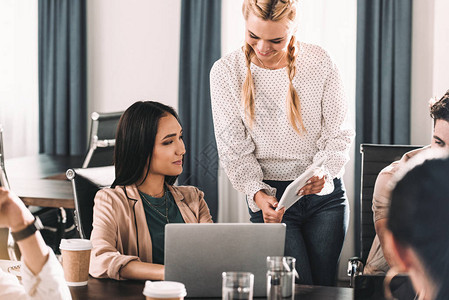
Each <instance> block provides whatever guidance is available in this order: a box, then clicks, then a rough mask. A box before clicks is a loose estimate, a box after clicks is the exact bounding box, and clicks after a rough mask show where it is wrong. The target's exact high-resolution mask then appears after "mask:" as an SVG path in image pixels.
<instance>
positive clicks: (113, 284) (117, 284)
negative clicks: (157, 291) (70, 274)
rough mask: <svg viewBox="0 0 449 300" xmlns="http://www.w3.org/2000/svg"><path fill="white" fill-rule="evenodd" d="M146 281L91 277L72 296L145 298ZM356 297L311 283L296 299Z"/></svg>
mask: <svg viewBox="0 0 449 300" xmlns="http://www.w3.org/2000/svg"><path fill="white" fill-rule="evenodd" d="M144 285H145V283H144V282H143V281H134V280H129V281H116V280H112V279H95V278H92V277H90V278H89V281H88V284H87V286H82V287H70V292H71V293H72V298H73V299H74V300H77V299H79V300H81V299H83V300H84V299H98V300H102V299H105V300H106V299H114V300H116V299H127V300H134V299H139V300H142V299H144V296H143V294H142V291H143V288H144ZM353 298H354V292H353V289H351V288H346V287H325V286H311V285H296V286H295V299H297V300H326V299H336V300H349V299H353ZM187 299H196V298H190V297H189V291H188V290H187ZM200 299H203V300H204V299H221V297H218V298H213V297H211V298H209V297H208V298H200ZM256 299H264V298H256Z"/></svg>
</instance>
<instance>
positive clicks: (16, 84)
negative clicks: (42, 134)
mask: <svg viewBox="0 0 449 300" xmlns="http://www.w3.org/2000/svg"><path fill="white" fill-rule="evenodd" d="M0 41H1V46H0V66H1V67H0V123H1V124H2V125H3V130H4V139H5V141H4V146H5V157H6V158H12V157H17V156H25V155H30V154H35V153H37V152H38V134H39V131H38V73H37V72H38V71H37V57H38V51H37V0H31V1H30V0H2V1H0Z"/></svg>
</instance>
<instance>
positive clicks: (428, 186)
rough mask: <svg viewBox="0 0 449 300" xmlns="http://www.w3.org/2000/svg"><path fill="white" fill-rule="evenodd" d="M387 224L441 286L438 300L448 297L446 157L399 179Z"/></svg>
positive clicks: (448, 173) (448, 166)
mask: <svg viewBox="0 0 449 300" xmlns="http://www.w3.org/2000/svg"><path fill="white" fill-rule="evenodd" d="M421 154H422V153H420V154H417V155H421ZM427 154H431V153H427ZM414 158H415V157H414ZM414 158H413V159H414ZM387 224H388V228H389V230H390V231H391V232H392V234H393V236H394V237H395V239H396V240H397V241H398V242H399V243H400V244H401V245H403V246H409V247H411V248H412V249H413V250H414V251H415V252H416V253H417V255H418V257H419V258H420V260H421V262H422V263H423V265H424V266H426V270H427V271H428V272H429V274H428V275H429V276H430V277H431V279H432V281H433V282H435V283H436V284H437V286H438V287H439V288H440V291H439V295H440V296H442V297H440V298H438V299H449V298H447V297H448V296H449V234H448V231H447V228H448V226H449V159H448V158H447V157H445V158H444V157H443V158H441V157H439V158H429V159H426V160H424V162H423V163H422V164H418V165H416V166H414V167H413V168H412V169H411V170H409V171H408V172H407V173H406V174H405V175H404V177H402V179H400V180H399V181H398V182H397V184H396V186H395V188H394V189H393V192H392V196H391V205H390V210H389V216H388V221H387Z"/></svg>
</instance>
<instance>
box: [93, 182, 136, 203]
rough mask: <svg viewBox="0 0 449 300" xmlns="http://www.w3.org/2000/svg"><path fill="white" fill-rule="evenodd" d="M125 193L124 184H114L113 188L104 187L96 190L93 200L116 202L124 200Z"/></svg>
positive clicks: (125, 197)
mask: <svg viewBox="0 0 449 300" xmlns="http://www.w3.org/2000/svg"><path fill="white" fill-rule="evenodd" d="M127 198H128V197H127V194H126V191H125V187H124V186H119V185H117V186H115V187H114V188H111V187H105V188H102V189H100V190H98V192H97V194H96V195H95V201H96V202H98V201H107V202H117V201H125V200H126V199H127Z"/></svg>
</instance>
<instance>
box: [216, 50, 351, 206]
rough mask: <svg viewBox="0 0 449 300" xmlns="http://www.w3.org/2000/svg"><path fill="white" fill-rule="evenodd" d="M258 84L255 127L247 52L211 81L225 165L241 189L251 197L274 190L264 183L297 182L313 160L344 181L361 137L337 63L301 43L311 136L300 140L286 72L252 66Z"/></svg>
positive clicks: (220, 66)
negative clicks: (248, 111) (246, 94)
mask: <svg viewBox="0 0 449 300" xmlns="http://www.w3.org/2000/svg"><path fill="white" fill-rule="evenodd" d="M251 73H252V76H253V80H254V83H255V91H256V95H255V121H254V123H253V125H252V127H250V126H249V124H248V123H247V120H245V118H244V114H245V112H244V109H243V107H242V104H241V103H242V101H241V99H242V96H241V90H242V85H243V81H244V79H245V76H246V65H245V56H244V53H243V51H242V50H241V49H238V50H237V51H234V52H232V53H231V54H229V55H227V56H225V57H223V58H221V59H220V60H218V61H217V62H216V63H215V64H214V66H213V68H212V70H211V74H210V79H211V98H212V113H213V118H214V128H215V136H216V140H217V147H218V153H219V157H220V162H221V164H222V165H223V167H224V169H225V171H226V174H227V175H228V177H229V179H230V181H231V183H232V184H233V186H234V188H236V189H237V190H239V191H241V192H243V193H245V194H246V195H247V196H248V204H249V207H250V208H251V210H252V211H254V212H255V211H258V210H259V208H258V207H257V206H256V204H255V203H254V201H253V197H254V194H255V193H256V192H257V191H259V190H261V189H264V190H266V191H267V192H268V194H271V195H274V194H275V189H273V188H271V187H270V186H268V185H266V184H265V183H263V182H262V180H279V181H290V180H294V179H295V178H297V177H298V176H299V175H300V174H301V173H302V172H304V171H305V170H306V169H307V167H308V166H309V165H311V164H312V162H313V161H316V160H318V159H319V158H321V157H325V158H326V162H325V169H326V170H327V172H328V174H329V182H331V181H332V179H333V178H336V177H341V176H342V175H343V173H344V165H345V164H346V162H347V161H348V160H349V148H350V144H351V142H352V139H353V137H354V131H353V129H352V128H351V127H350V126H349V125H348V123H347V119H346V117H347V103H346V99H345V96H344V90H343V87H342V83H341V79H340V76H339V73H338V70H337V68H336V66H335V64H334V63H333V62H332V60H331V59H330V57H329V56H328V54H327V53H326V52H325V51H324V50H323V49H321V48H320V47H318V46H315V45H310V44H305V43H301V44H300V51H299V55H298V58H297V71H296V76H295V78H294V80H293V85H294V86H295V88H296V90H297V92H298V95H299V98H300V103H301V113H302V117H303V122H304V126H305V128H306V131H307V133H306V134H304V135H299V134H298V133H296V132H295V131H294V130H293V128H292V127H291V125H290V123H289V122H288V118H287V111H286V97H287V92H288V84H289V80H288V76H287V72H286V68H282V69H278V70H268V69H263V68H260V67H258V66H256V65H254V64H252V65H251Z"/></svg>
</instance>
